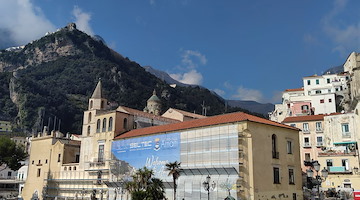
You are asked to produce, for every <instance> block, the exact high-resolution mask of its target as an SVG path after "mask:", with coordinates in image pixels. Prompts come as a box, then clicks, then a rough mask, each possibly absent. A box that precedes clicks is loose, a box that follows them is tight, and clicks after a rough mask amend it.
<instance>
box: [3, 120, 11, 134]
mask: <svg viewBox="0 0 360 200" xmlns="http://www.w3.org/2000/svg"><path fill="white" fill-rule="evenodd" d="M11 131H12V130H11V122H10V121H3V120H0V135H4V134H8V133H11Z"/></svg>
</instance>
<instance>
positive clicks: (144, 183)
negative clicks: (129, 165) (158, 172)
mask: <svg viewBox="0 0 360 200" xmlns="http://www.w3.org/2000/svg"><path fill="white" fill-rule="evenodd" d="M153 175H154V172H153V171H152V170H150V169H148V168H146V167H144V168H141V169H139V170H138V171H137V172H136V173H135V174H134V175H133V176H132V178H133V180H132V181H129V182H127V183H126V188H127V190H128V191H129V192H130V193H131V198H132V199H133V200H159V199H164V198H165V195H164V193H165V190H164V184H163V182H162V181H161V180H160V179H157V178H153V177H152V176H153Z"/></svg>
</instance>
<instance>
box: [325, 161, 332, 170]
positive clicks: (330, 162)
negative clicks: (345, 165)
mask: <svg viewBox="0 0 360 200" xmlns="http://www.w3.org/2000/svg"><path fill="white" fill-rule="evenodd" d="M332 166H333V160H332V159H326V167H327V169H328V170H330V167H332Z"/></svg>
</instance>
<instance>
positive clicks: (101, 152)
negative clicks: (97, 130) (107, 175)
mask: <svg viewBox="0 0 360 200" xmlns="http://www.w3.org/2000/svg"><path fill="white" fill-rule="evenodd" d="M98 162H104V145H103V144H101V145H99V154H98Z"/></svg>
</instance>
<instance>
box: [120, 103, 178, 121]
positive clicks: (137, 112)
mask: <svg viewBox="0 0 360 200" xmlns="http://www.w3.org/2000/svg"><path fill="white" fill-rule="evenodd" d="M116 111H119V112H125V113H128V114H131V115H135V116H136V115H138V116H143V117H147V118H150V119H158V120H162V121H167V122H170V123H177V122H180V121H179V120H176V119H171V118H167V117H162V116H159V115H154V114H151V113H147V112H143V111H140V110H136V109H132V108H128V107H125V106H119V107H118V108H117V109H116Z"/></svg>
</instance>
